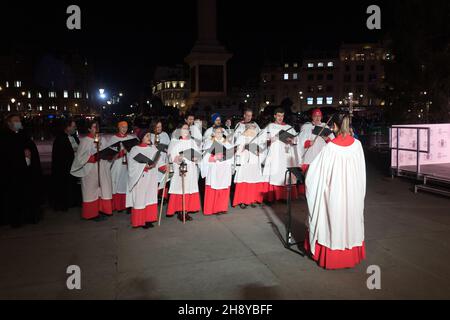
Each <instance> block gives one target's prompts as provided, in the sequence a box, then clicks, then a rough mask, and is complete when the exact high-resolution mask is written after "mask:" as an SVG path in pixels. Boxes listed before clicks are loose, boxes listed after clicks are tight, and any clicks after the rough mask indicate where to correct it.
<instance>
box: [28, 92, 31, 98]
mask: <svg viewBox="0 0 450 320" xmlns="http://www.w3.org/2000/svg"><path fill="white" fill-rule="evenodd" d="M28 99H31V92H30V91H28Z"/></svg>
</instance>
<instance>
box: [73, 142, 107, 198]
mask: <svg viewBox="0 0 450 320" xmlns="http://www.w3.org/2000/svg"><path fill="white" fill-rule="evenodd" d="M99 147H100V150H102V149H104V148H106V147H108V143H107V141H106V139H105V138H104V137H101V139H100V145H99ZM96 153H97V145H96V143H95V142H94V139H93V138H91V137H89V136H86V137H84V138H82V139H81V141H80V145H79V146H78V150H77V153H76V155H75V158H74V160H73V163H72V168H71V170H70V173H71V174H72V175H73V176H75V177H78V178H81V191H82V195H83V202H93V201H96V200H97V199H98V198H102V199H104V200H110V199H112V181H111V162H110V161H107V160H100V186H99V182H98V165H99V162H96V163H88V160H89V158H90V157H91V156H92V155H94V154H96Z"/></svg>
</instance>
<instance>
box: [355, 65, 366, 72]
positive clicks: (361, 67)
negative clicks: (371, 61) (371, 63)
mask: <svg viewBox="0 0 450 320" xmlns="http://www.w3.org/2000/svg"><path fill="white" fill-rule="evenodd" d="M356 71H364V65H357V66H356Z"/></svg>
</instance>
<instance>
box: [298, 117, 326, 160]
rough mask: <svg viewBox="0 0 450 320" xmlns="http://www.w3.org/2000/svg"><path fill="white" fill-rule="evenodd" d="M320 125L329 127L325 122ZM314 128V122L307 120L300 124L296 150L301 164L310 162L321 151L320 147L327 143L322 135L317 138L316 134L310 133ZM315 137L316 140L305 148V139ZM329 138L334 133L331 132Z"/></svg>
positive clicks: (313, 138) (311, 139)
mask: <svg viewBox="0 0 450 320" xmlns="http://www.w3.org/2000/svg"><path fill="white" fill-rule="evenodd" d="M320 126H321V127H326V128H328V129H329V127H328V126H327V125H326V123H321V124H320ZM314 128H315V125H314V124H312V123H311V122H307V123H305V124H304V125H303V126H302V128H301V130H300V134H299V135H298V144H297V151H298V154H299V157H300V164H301V165H302V164H310V163H311V162H313V160H314V159H315V158H316V157H317V156H318V155H319V153H320V151H322V149H323V148H324V147H325V146H326V145H327V143H326V141H325V140H324V139H323V138H322V137H319V138H317V136H316V135H315V134H313V133H312V132H313V130H314ZM316 138H317V140H316V141H315V142H314V144H313V145H312V146H311V147H309V148H305V142H306V141H308V140H310V141H314V140H315V139H316ZM329 138H330V139H331V140H333V139H334V134H331V135H330V136H329Z"/></svg>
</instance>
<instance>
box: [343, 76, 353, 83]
mask: <svg viewBox="0 0 450 320" xmlns="http://www.w3.org/2000/svg"><path fill="white" fill-rule="evenodd" d="M350 81H352V76H351V75H350V74H345V75H344V82H350Z"/></svg>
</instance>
